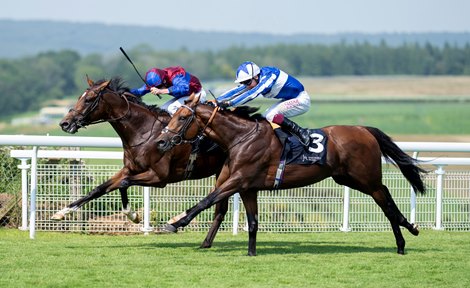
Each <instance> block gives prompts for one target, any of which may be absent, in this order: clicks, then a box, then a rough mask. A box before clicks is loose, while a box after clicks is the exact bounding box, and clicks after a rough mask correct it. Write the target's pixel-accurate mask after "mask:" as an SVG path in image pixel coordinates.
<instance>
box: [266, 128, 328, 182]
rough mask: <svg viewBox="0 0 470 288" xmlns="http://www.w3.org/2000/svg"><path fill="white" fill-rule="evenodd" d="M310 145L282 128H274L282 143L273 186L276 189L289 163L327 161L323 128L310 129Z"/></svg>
mask: <svg viewBox="0 0 470 288" xmlns="http://www.w3.org/2000/svg"><path fill="white" fill-rule="evenodd" d="M309 132H310V139H311V141H310V145H309V146H308V147H306V146H304V145H302V143H300V141H299V139H298V138H297V137H296V136H293V135H291V134H288V133H286V132H284V131H283V130H282V129H280V128H278V129H274V133H275V134H276V136H277V137H278V138H279V141H281V144H282V147H283V148H282V153H281V159H280V161H279V167H278V168H277V172H276V178H275V180H274V186H273V188H274V189H276V188H278V187H279V185H280V184H281V183H282V179H283V174H284V168H285V166H286V165H288V164H302V165H313V164H319V165H324V164H325V161H326V143H327V137H326V135H325V133H324V132H323V131H322V130H321V129H309Z"/></svg>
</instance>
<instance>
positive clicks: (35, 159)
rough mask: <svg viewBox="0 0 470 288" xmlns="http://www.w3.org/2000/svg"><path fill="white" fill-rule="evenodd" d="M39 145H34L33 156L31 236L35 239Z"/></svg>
mask: <svg viewBox="0 0 470 288" xmlns="http://www.w3.org/2000/svg"><path fill="white" fill-rule="evenodd" d="M37 168H38V146H34V147H33V155H32V157H31V204H30V209H31V211H30V215H29V238H30V239H34V237H35V236H36V192H37V188H38V187H37V185H38V171H37Z"/></svg>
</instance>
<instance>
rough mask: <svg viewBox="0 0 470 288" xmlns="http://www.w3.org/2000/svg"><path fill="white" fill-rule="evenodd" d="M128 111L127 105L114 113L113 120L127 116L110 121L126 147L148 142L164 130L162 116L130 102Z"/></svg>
mask: <svg viewBox="0 0 470 288" xmlns="http://www.w3.org/2000/svg"><path fill="white" fill-rule="evenodd" d="M127 109H128V108H127V104H126V106H125V107H124V108H120V109H116V110H119V112H114V115H112V117H113V119H117V118H119V117H122V116H123V115H125V116H124V117H122V118H120V119H118V120H116V121H109V123H110V124H111V126H112V127H113V129H114V130H115V131H116V133H117V134H118V135H119V137H120V138H121V140H122V142H123V145H124V146H125V147H126V146H135V145H138V144H139V143H143V142H145V141H148V140H149V139H150V138H151V137H152V136H153V135H154V134H155V135H158V133H159V132H160V131H161V130H162V129H163V127H164V125H163V123H162V122H161V121H162V120H163V116H162V115H158V114H156V113H153V112H151V111H150V110H148V109H147V108H145V107H142V106H140V105H138V104H135V103H132V102H129V110H127ZM166 122H167V121H166Z"/></svg>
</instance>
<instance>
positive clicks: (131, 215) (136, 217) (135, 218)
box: [124, 212, 141, 224]
mask: <svg viewBox="0 0 470 288" xmlns="http://www.w3.org/2000/svg"><path fill="white" fill-rule="evenodd" d="M124 214H126V216H127V219H129V220H130V221H131V222H132V223H135V224H139V223H140V220H141V219H140V215H139V214H138V213H136V212H133V213H124Z"/></svg>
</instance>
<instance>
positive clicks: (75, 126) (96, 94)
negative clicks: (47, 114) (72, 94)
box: [59, 76, 129, 134]
mask: <svg viewBox="0 0 470 288" xmlns="http://www.w3.org/2000/svg"><path fill="white" fill-rule="evenodd" d="M87 81H88V85H89V87H88V88H87V89H86V90H85V92H83V94H82V95H81V96H80V97H79V98H78V101H77V103H75V106H74V107H73V108H72V109H70V111H69V112H68V113H67V115H65V116H64V118H63V119H62V121H60V124H59V125H60V127H61V128H62V130H63V131H65V132H67V133H71V134H74V133H76V132H77V131H78V130H79V129H80V128H82V127H85V126H88V125H90V124H95V123H101V122H105V121H111V120H117V119H119V118H122V117H124V116H125V115H124V113H126V114H127V112H121V115H117V116H116V115H113V111H112V110H113V108H114V107H116V106H117V105H119V104H116V103H112V101H113V100H112V99H119V101H121V102H122V103H127V111H128V110H129V102H128V101H127V99H126V97H125V96H123V95H122V94H123V93H125V92H123V91H116V90H115V89H112V88H110V86H113V87H114V86H116V85H117V86H120V83H121V80H120V79H119V78H115V79H111V80H108V81H105V80H100V81H98V82H94V81H93V80H91V79H90V78H88V76H87ZM126 91H127V90H126ZM108 94H110V95H112V96H108ZM105 95H106V97H104V96H105ZM123 99H124V100H125V101H124V102H123V101H122V100H123ZM124 109H125V108H124ZM114 113H116V112H114Z"/></svg>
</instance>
